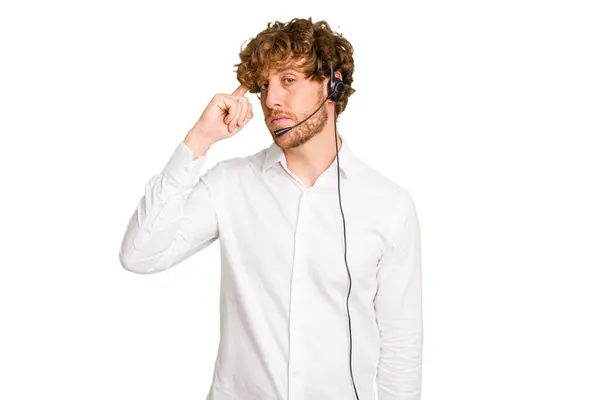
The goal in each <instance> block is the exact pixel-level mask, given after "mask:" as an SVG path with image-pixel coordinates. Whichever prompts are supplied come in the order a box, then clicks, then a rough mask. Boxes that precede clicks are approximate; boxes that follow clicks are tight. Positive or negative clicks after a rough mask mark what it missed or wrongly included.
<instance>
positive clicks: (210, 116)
mask: <svg viewBox="0 0 600 400" xmlns="http://www.w3.org/2000/svg"><path fill="white" fill-rule="evenodd" d="M247 92H248V88H247V87H245V86H242V85H240V86H238V88H237V89H235V91H234V92H233V93H232V94H224V93H218V94H216V95H215V96H214V97H213V98H212V100H211V101H210V103H208V105H207V106H206V108H205V110H204V112H203V113H202V115H201V116H200V119H199V120H198V122H196V125H195V126H194V128H192V131H195V133H198V134H200V135H203V136H204V137H206V138H208V139H209V140H210V141H211V142H213V143H214V142H217V141H219V140H221V139H226V138H230V137H232V136H235V135H236V134H237V133H238V132H239V131H241V130H242V129H243V128H244V127H245V126H246V124H247V123H248V121H249V120H251V119H252V118H253V117H254V113H253V112H252V104H250V101H249V100H248V98H247V97H246V96H245V94H246V93H247Z"/></svg>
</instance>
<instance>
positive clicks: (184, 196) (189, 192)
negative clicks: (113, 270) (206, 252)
mask: <svg viewBox="0 0 600 400" xmlns="http://www.w3.org/2000/svg"><path fill="white" fill-rule="evenodd" d="M186 143H187V142H185V141H184V142H180V143H179V144H178V146H177V148H176V150H175V152H174V153H173V154H172V156H171V158H170V159H169V161H168V163H167V164H166V165H165V167H164V168H163V170H162V172H161V173H159V174H157V175H154V176H153V177H152V178H151V179H150V180H149V181H148V182H147V183H146V186H145V194H144V196H143V197H142V198H141V199H140V201H139V203H138V206H137V208H136V210H135V211H134V213H133V215H132V216H131V219H130V220H129V224H128V226H127V229H126V231H125V235H124V236H123V239H122V242H121V247H120V251H119V260H120V262H121V265H122V266H123V268H125V269H126V270H128V271H131V272H135V273H140V274H152V273H156V272H161V271H164V270H166V269H168V268H171V267H173V266H175V265H177V264H179V263H180V262H182V261H184V260H186V259H187V258H189V257H190V256H192V255H193V254H195V253H197V252H199V251H200V250H202V249H204V248H205V247H207V246H208V245H209V244H211V243H212V242H213V241H215V240H216V239H217V238H218V236H219V235H218V226H217V217H216V214H215V208H214V203H213V202H214V198H213V195H214V193H211V190H213V191H216V190H217V183H218V181H217V180H216V179H217V178H218V174H219V172H220V165H219V164H217V165H215V166H214V167H213V168H212V169H211V170H209V171H208V172H207V173H206V174H204V175H202V176H199V174H200V169H201V167H202V165H203V163H204V161H205V159H206V155H205V154H206V151H207V148H206V149H205V150H204V151H202V152H201V154H198V152H197V151H192V150H191V149H190V148H189V147H188V145H187V144H186ZM194 158H195V159H194Z"/></svg>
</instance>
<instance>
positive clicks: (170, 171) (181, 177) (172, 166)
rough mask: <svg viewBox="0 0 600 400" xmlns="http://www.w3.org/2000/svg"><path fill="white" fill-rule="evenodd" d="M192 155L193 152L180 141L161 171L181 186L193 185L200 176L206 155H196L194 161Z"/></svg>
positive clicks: (189, 186) (188, 186)
mask: <svg viewBox="0 0 600 400" xmlns="http://www.w3.org/2000/svg"><path fill="white" fill-rule="evenodd" d="M193 156H194V152H193V151H192V150H191V149H190V148H189V147H187V146H186V144H185V143H183V142H180V143H179V144H178V145H177V148H176V149H175V151H174V152H173V154H172V155H171V158H170V159H169V161H168V162H167V164H166V165H165V166H164V168H163V171H162V173H163V174H165V175H167V176H168V177H169V178H171V179H172V180H173V181H174V182H175V183H176V184H177V185H179V186H181V187H186V188H191V187H193V186H195V185H196V183H197V182H198V179H199V178H200V175H201V173H200V172H201V169H202V165H204V161H205V160H206V155H204V156H200V157H198V159H196V160H195V161H194V160H192V158H193Z"/></svg>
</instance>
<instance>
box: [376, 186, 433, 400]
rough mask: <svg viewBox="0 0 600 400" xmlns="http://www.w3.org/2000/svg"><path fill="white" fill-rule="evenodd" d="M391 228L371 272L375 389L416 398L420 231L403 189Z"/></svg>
mask: <svg viewBox="0 0 600 400" xmlns="http://www.w3.org/2000/svg"><path fill="white" fill-rule="evenodd" d="M392 232H393V235H392V237H391V238H390V240H389V244H388V247H387V249H386V250H385V252H384V254H383V256H382V257H381V259H380V261H379V265H378V272H377V278H378V290H377V294H376V296H375V315H376V318H377V325H378V326H379V335H380V340H381V347H380V357H379V365H378V368H377V391H378V396H379V400H420V399H421V366H422V348H423V320H422V300H421V235H420V228H419V220H418V217H417V212H416V208H415V204H414V202H413V199H412V197H411V196H410V194H408V192H406V197H405V201H403V204H402V207H401V212H400V214H399V216H398V217H397V218H396V219H395V222H394V227H393V229H392Z"/></svg>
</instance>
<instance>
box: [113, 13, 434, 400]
mask: <svg viewBox="0 0 600 400" xmlns="http://www.w3.org/2000/svg"><path fill="white" fill-rule="evenodd" d="M352 52H353V49H352V46H351V45H350V43H349V42H348V41H347V40H346V39H345V38H343V37H342V36H341V35H338V34H336V33H334V32H332V31H331V29H330V28H329V26H328V24H327V23H326V22H324V21H321V22H316V23H313V22H312V19H310V18H309V19H308V20H305V19H293V20H292V21H290V22H288V23H285V24H284V23H280V22H275V23H274V24H273V25H272V26H271V24H269V25H268V27H267V29H265V30H264V31H263V32H261V33H260V34H259V35H257V37H256V38H254V39H253V40H252V41H251V42H250V43H249V44H248V45H247V46H246V47H245V48H244V49H243V50H242V52H241V53H240V59H241V62H240V64H237V66H238V70H237V77H238V81H239V82H240V86H239V87H238V88H237V89H236V90H235V91H234V92H233V93H232V94H231V95H227V94H217V95H215V97H214V98H213V99H212V100H211V102H210V103H209V104H208V106H207V107H206V109H205V110H204V112H203V114H202V116H201V117H200V119H199V120H198V122H197V123H196V124H195V125H194V127H193V128H192V129H191V130H190V131H189V132H188V134H187V135H186V137H185V138H184V140H183V141H182V142H181V143H179V145H178V146H177V148H176V150H175V152H174V153H173V155H172V156H171V158H170V159H169V161H168V163H167V164H166V165H165V167H164V169H163V171H162V172H161V173H159V174H157V175H155V176H154V177H153V178H152V179H151V180H150V181H149V182H148V183H147V184H146V191H145V195H144V197H142V199H141V200H140V203H139V205H138V207H137V209H136V210H135V212H134V214H133V215H132V217H131V220H130V221H129V225H128V226H127V231H126V233H125V236H124V238H123V242H122V245H121V249H120V253H119V256H120V261H121V264H122V265H123V267H124V268H126V269H127V270H130V271H132V272H136V273H145V274H151V273H156V272H160V271H164V270H166V269H168V268H171V267H173V266H175V265H177V264H179V263H181V262H182V261H184V260H186V259H188V258H189V257H191V256H192V255H194V254H196V253H197V252H199V251H201V250H202V249H204V248H206V247H207V246H208V245H210V244H211V243H212V242H214V241H215V240H216V239H217V238H218V239H220V246H221V255H222V266H221V268H222V269H221V279H222V285H221V303H220V305H221V339H220V344H219V350H218V355H217V360H216V363H215V370H214V375H213V382H212V385H211V388H210V392H209V393H208V397H207V399H208V400H251V399H252V400H259V399H260V400H284V399H286V400H349V399H355V398H356V399H360V400H373V399H374V398H375V397H374V395H375V393H374V392H375V390H374V388H373V382H374V379H375V378H376V385H377V393H378V398H379V400H417V399H420V398H421V366H422V343H423V324H422V303H421V258H420V231H419V221H418V218H417V214H416V208H415V204H414V202H413V199H412V197H411V195H410V194H409V192H408V191H407V190H406V189H404V188H402V187H401V186H399V185H397V184H396V183H394V182H393V181H391V180H389V179H388V178H386V177H384V176H383V175H382V174H380V173H378V172H377V171H375V170H374V169H372V168H370V167H369V166H368V165H367V164H366V163H365V162H363V161H361V160H359V159H358V158H356V157H355V156H354V155H353V154H352V153H351V151H350V148H349V146H348V143H347V140H346V139H344V138H342V137H341V135H339V134H338V133H337V130H336V121H335V118H337V115H338V114H340V113H341V112H343V111H344V109H345V107H346V104H347V102H348V97H350V95H351V94H352V93H353V92H354V90H353V89H352V88H351V83H352V73H353V70H354V61H353V58H352ZM334 72H335V75H334V76H335V77H337V78H338V79H340V80H341V81H342V82H343V83H344V87H345V90H344V93H343V96H342V97H341V98H339V99H338V100H337V101H334V100H332V98H331V97H330V96H329V95H330V89H328V88H329V82H330V80H331V77H332V74H333V73H334ZM334 81H335V79H334ZM248 91H250V92H251V93H257V94H259V96H260V101H261V106H262V110H263V114H264V118H265V123H266V125H267V128H268V129H269V131H270V132H271V136H272V138H273V141H274V142H273V144H272V145H271V146H270V147H269V148H267V149H263V150H261V151H260V152H258V153H256V154H253V155H250V156H247V157H243V158H234V159H229V160H225V161H221V162H219V163H217V164H216V165H215V166H214V167H213V168H211V169H210V170H209V171H207V172H206V173H205V174H203V175H201V176H200V168H201V166H202V164H203V162H204V160H205V157H206V153H207V151H208V150H209V149H210V147H211V146H212V145H213V144H214V143H215V142H217V141H219V140H222V139H225V138H228V137H231V136H234V135H235V134H237V133H238V132H239V131H241V130H242V129H243V127H244V126H245V125H246V124H247V122H248V121H249V120H251V119H252V118H253V116H254V114H253V112H252V107H251V104H250V103H249V102H248V98H247V97H246V96H245V95H246V93H247V92H248ZM289 127H293V128H292V129H290V130H289V131H288V132H286V133H284V134H276V133H275V132H276V131H277V130H279V129H283V128H289ZM363 133H364V134H368V132H363ZM338 174H339V175H338ZM346 221H347V226H346Z"/></svg>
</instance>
